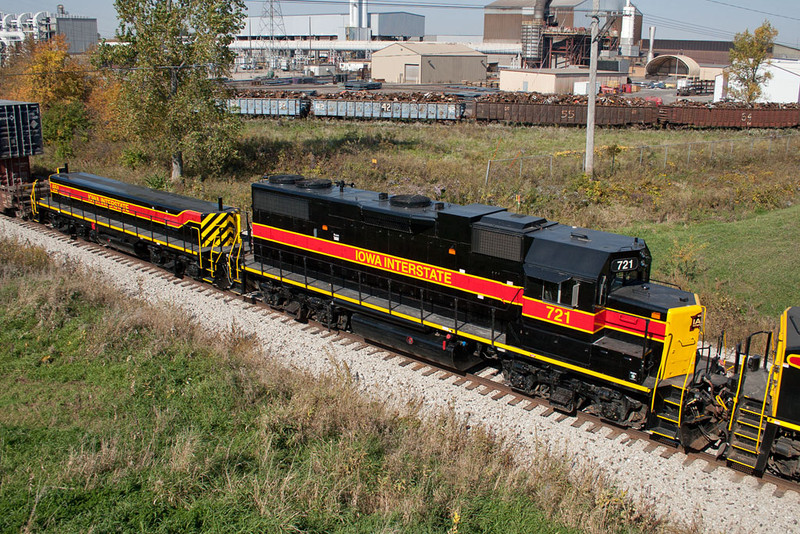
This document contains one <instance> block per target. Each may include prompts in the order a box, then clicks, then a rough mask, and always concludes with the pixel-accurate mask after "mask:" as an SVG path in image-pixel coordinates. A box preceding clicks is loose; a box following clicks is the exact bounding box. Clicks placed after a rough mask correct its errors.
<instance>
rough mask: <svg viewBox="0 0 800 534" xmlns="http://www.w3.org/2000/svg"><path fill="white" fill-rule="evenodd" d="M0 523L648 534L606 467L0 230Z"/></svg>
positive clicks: (656, 525) (656, 527)
mask: <svg viewBox="0 0 800 534" xmlns="http://www.w3.org/2000/svg"><path fill="white" fill-rule="evenodd" d="M0 304H1V306H0V346H3V347H4V350H3V351H2V352H0V532H58V533H65V532H88V531H92V532H134V531H135V532H181V533H184V532H200V531H213V532H270V533H271V532H325V533H328V532H336V533H362V532H363V533H367V532H369V533H372V532H387V533H388V532H392V533H394V532H414V533H417V532H423V533H424V532H428V533H444V532H451V533H455V532H458V533H462V534H464V533H471V532H476V533H477V532H482V533H483V532H487V533H488V532H496V533H505V532H543V533H565V534H566V533H577V532H608V531H612V532H613V531H617V532H656V531H662V530H665V529H668V528H669V525H666V524H664V523H662V522H661V521H659V520H658V519H656V518H654V517H653V516H652V514H650V513H649V512H648V509H647V507H646V506H643V507H642V508H638V507H637V506H635V505H634V504H633V503H631V502H630V501H628V500H627V499H625V498H624V496H623V494H622V493H621V492H620V491H619V490H617V489H615V488H614V487H613V486H611V485H609V484H608V483H607V482H606V481H605V480H604V479H603V478H602V477H600V476H596V475H593V474H591V473H590V474H576V473H571V471H570V469H571V467H570V466H571V463H570V462H569V460H568V459H565V458H555V457H551V456H548V455H547V454H545V453H539V454H538V457H537V460H536V462H535V464H534V465H533V466H532V467H531V468H528V469H525V468H522V467H521V466H520V465H519V464H517V463H516V461H515V460H514V458H513V456H512V454H511V451H509V450H508V449H507V448H506V447H505V446H504V445H503V444H502V443H500V442H498V441H497V440H496V439H494V438H492V437H490V436H488V435H487V434H485V433H484V432H483V431H482V430H481V429H480V428H472V429H471V430H469V431H467V428H466V427H465V426H464V424H463V423H460V422H458V421H456V420H455V419H454V418H453V417H450V416H447V415H443V416H442V417H440V418H438V419H434V420H426V421H421V420H420V419H419V418H417V417H416V416H415V415H414V413H413V411H412V412H410V413H408V414H399V413H395V412H391V411H389V410H388V409H386V408H385V407H384V406H383V405H381V404H378V403H375V402H369V401H366V400H364V399H362V398H361V397H360V395H359V393H358V391H357V390H356V388H355V387H354V384H352V383H351V381H350V379H349V378H348V376H349V375H347V373H346V372H344V370H343V372H341V373H334V374H332V375H330V376H323V377H312V376H309V375H305V374H303V373H300V372H297V371H289V370H287V369H284V368H281V367H279V366H277V365H276V364H275V363H274V362H272V361H271V359H270V358H269V357H268V355H264V354H261V352H260V351H259V350H258V347H257V344H256V341H255V340H254V339H253V338H252V337H250V336H248V335H246V334H245V333H243V332H237V331H235V330H231V331H228V332H223V333H220V335H211V334H209V333H205V332H203V331H201V330H200V329H199V328H198V327H197V326H195V325H192V324H190V323H189V322H187V319H186V318H185V317H183V316H181V315H180V314H178V313H176V312H174V311H171V310H165V309H153V308H150V307H147V306H145V305H144V304H142V303H139V302H135V301H128V300H126V299H125V298H124V297H122V296H121V295H120V294H117V293H116V292H115V291H114V290H113V289H110V288H109V287H106V286H105V285H104V284H102V283H98V281H97V280H96V279H94V278H93V277H92V275H91V274H90V273H83V272H82V271H81V270H80V268H78V267H77V266H74V265H71V266H67V267H66V268H56V267H54V266H53V265H51V264H50V262H49V259H48V257H47V255H46V254H45V253H44V252H43V251H41V250H38V249H26V248H24V247H22V246H20V245H19V244H18V243H13V242H8V241H2V240H0Z"/></svg>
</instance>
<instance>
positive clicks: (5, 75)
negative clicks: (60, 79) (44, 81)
mask: <svg viewBox="0 0 800 534" xmlns="http://www.w3.org/2000/svg"><path fill="white" fill-rule="evenodd" d="M218 66H219V65H216V64H214V63H199V64H195V65H154V66H152V67H109V68H105V69H80V70H78V69H75V70H52V71H36V72H0V78H11V77H15V76H44V75H50V74H93V73H97V72H109V71H113V72H133V71H137V70H183V69H203V68H205V69H211V68H215V67H218Z"/></svg>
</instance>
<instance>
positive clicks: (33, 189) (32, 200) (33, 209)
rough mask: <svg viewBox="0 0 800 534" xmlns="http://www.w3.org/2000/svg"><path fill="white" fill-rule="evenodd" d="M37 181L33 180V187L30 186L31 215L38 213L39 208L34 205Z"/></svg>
mask: <svg viewBox="0 0 800 534" xmlns="http://www.w3.org/2000/svg"><path fill="white" fill-rule="evenodd" d="M38 183H39V180H34V181H33V188H31V213H32V214H33V216H34V217H35V216H37V215H39V209H38V208H37V207H36V184H38Z"/></svg>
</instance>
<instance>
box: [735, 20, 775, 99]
mask: <svg viewBox="0 0 800 534" xmlns="http://www.w3.org/2000/svg"><path fill="white" fill-rule="evenodd" d="M777 35H778V30H776V29H775V28H773V27H772V25H771V24H770V23H769V21H766V20H765V21H764V23H763V24H762V25H761V26H759V27H758V28H756V30H755V31H754V32H753V33H752V34H751V33H750V31H749V30H745V31H744V33H737V34H736V37H735V38H734V39H733V48H731V51H730V61H731V66H730V69H729V73H730V74H729V75H730V80H731V82H732V83H731V84H730V91H729V93H730V95H731V97H733V98H734V99H736V100H742V101H744V102H747V103H748V104H752V103H753V102H755V101H756V100H758V97H760V96H761V87H762V85H764V83H765V82H766V81H767V80H769V79H770V78H772V74H771V73H769V72H764V71H762V72H759V69H760V68H761V67H762V66H764V65H768V64H769V60H768V57H769V53H770V51H771V50H772V45H773V43H774V41H775V37H777Z"/></svg>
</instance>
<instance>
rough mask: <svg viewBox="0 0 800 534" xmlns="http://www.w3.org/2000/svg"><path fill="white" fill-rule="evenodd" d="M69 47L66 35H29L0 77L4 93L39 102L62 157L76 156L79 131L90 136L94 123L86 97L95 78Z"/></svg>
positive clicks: (46, 128) (52, 142)
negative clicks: (41, 37)
mask: <svg viewBox="0 0 800 534" xmlns="http://www.w3.org/2000/svg"><path fill="white" fill-rule="evenodd" d="M68 50H69V44H68V43H67V41H66V39H65V38H64V36H62V35H57V36H55V37H54V38H53V39H50V40H47V41H34V40H32V39H28V40H26V41H25V42H23V43H20V44H19V45H17V46H16V49H15V50H14V52H13V54H12V56H11V60H10V61H9V63H8V64H7V65H5V66H4V67H3V70H2V74H3V76H2V77H0V79H2V85H1V86H0V94H2V97H4V98H8V99H11V100H22V101H30V102H38V103H39V105H40V106H41V108H42V134H43V136H44V140H45V141H46V142H47V143H48V144H50V145H52V146H54V147H55V155H56V156H57V157H58V158H69V157H72V156H73V155H74V148H73V141H74V139H75V134H76V133H79V134H80V135H82V137H83V138H86V134H87V132H88V131H89V127H90V122H89V119H88V117H87V116H86V110H85V109H84V105H83V99H84V98H85V97H86V95H87V94H88V93H89V91H90V88H91V85H92V80H91V79H90V77H88V76H87V74H86V67H85V66H84V65H82V64H81V63H79V62H78V61H77V60H75V59H74V58H73V57H71V56H70V55H69V53H68Z"/></svg>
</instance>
